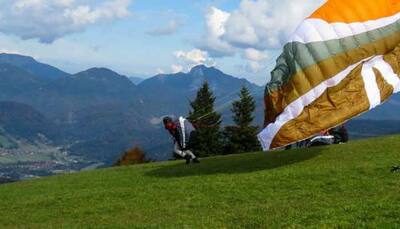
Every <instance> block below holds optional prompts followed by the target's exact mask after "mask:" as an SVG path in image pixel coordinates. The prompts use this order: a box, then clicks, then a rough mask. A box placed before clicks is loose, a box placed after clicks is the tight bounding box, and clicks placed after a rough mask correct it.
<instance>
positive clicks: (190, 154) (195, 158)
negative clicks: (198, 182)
mask: <svg viewBox="0 0 400 229" xmlns="http://www.w3.org/2000/svg"><path fill="white" fill-rule="evenodd" d="M185 154H186V155H188V156H190V158H191V159H192V161H193V162H194V163H199V162H200V161H199V159H197V157H196V155H194V153H193V152H192V151H191V150H185Z"/></svg>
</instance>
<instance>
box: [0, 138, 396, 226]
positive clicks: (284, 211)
mask: <svg viewBox="0 0 400 229" xmlns="http://www.w3.org/2000/svg"><path fill="white" fill-rule="evenodd" d="M397 164H400V137H398V136H394V137H387V138H377V139H371V140H367V141H357V142H353V143H351V144H346V145H339V146H332V147H323V148H314V149H306V150H293V151H286V152H273V153H269V154H266V153H253V154H243V155H233V156H226V157H216V158H207V159H203V160H202V163H201V164H199V165H190V166H187V165H185V164H183V162H182V161H176V162H164V163H154V164H146V165H140V166H133V167H124V168H112V169H104V170H97V171H91V172H83V173H78V174H72V175H62V176H56V177H50V178H45V179H39V180H33V181H26V182H20V183H14V184H7V185H2V186H0V200H1V202H0V212H1V214H0V228H13V227H21V228H282V227H283V228H400V173H391V172H390V168H391V166H394V165H397Z"/></svg>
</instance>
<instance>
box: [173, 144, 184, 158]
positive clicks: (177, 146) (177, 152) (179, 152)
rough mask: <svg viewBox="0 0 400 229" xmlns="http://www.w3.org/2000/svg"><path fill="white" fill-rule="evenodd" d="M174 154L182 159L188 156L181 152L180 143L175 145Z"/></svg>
mask: <svg viewBox="0 0 400 229" xmlns="http://www.w3.org/2000/svg"><path fill="white" fill-rule="evenodd" d="M174 152H175V153H176V154H177V155H179V156H180V157H182V158H184V157H185V156H186V154H185V152H183V151H182V150H180V148H179V145H178V143H175V145H174Z"/></svg>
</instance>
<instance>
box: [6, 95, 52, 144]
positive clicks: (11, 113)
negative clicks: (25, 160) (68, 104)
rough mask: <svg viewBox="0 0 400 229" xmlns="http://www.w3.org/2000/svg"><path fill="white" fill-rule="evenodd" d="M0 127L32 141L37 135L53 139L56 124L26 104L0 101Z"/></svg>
mask: <svg viewBox="0 0 400 229" xmlns="http://www.w3.org/2000/svg"><path fill="white" fill-rule="evenodd" d="M0 127H1V128H2V129H3V130H5V131H6V132H7V133H8V134H10V135H12V136H13V137H16V138H20V139H27V140H30V141H34V140H35V139H37V138H39V137H40V136H39V135H42V136H46V137H47V138H50V139H53V140H55V139H56V138H58V137H60V136H59V135H58V131H57V128H56V126H55V125H54V124H53V123H52V122H51V121H50V120H48V119H47V118H46V117H45V116H44V115H43V114H41V113H40V112H39V111H37V110H36V109H34V108H33V107H31V106H28V105H26V104H21V103H16V102H0Z"/></svg>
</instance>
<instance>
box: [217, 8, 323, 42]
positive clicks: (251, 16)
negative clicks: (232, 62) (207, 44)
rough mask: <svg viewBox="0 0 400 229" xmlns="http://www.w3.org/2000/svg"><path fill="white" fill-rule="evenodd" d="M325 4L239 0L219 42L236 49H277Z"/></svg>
mask: <svg viewBox="0 0 400 229" xmlns="http://www.w3.org/2000/svg"><path fill="white" fill-rule="evenodd" d="M323 2H325V0H317V1H308V0H297V1H293V0H279V1H278V0H272V1H267V0H256V1H254V0H242V2H241V3H240V8H239V9H237V10H235V11H233V12H232V13H231V16H230V17H229V19H228V21H227V22H226V24H225V33H224V35H223V39H224V40H225V41H227V42H228V43H229V44H231V45H233V46H235V47H239V48H254V49H258V50H265V49H273V48H279V47H280V46H281V45H282V44H284V43H285V42H286V41H287V40H288V38H289V36H290V35H291V34H292V33H293V31H294V30H295V28H296V27H297V26H298V25H299V23H300V22H301V21H302V20H303V19H304V18H305V17H307V16H308V15H309V14H310V13H312V11H313V10H315V9H316V8H317V7H318V6H320V5H321V4H322V3H323Z"/></svg>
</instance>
